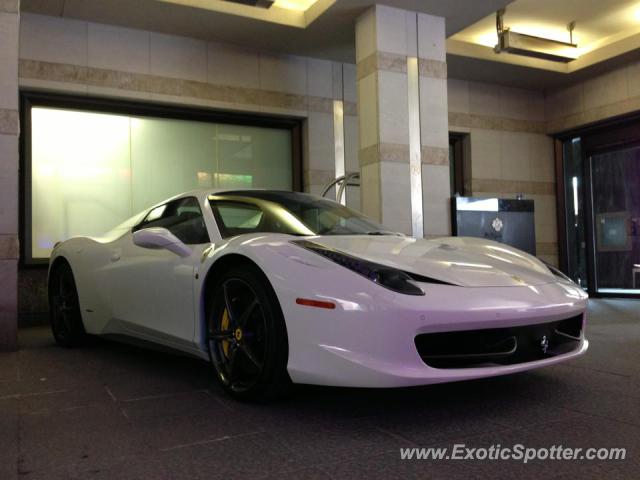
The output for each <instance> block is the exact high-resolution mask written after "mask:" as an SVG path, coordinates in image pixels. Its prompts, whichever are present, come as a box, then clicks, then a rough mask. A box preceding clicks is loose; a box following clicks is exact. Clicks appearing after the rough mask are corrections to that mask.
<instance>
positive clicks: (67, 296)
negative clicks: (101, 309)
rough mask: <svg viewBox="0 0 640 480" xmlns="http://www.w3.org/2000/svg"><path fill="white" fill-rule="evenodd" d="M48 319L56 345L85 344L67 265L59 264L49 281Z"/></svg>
mask: <svg viewBox="0 0 640 480" xmlns="http://www.w3.org/2000/svg"><path fill="white" fill-rule="evenodd" d="M49 319H50V321H51V332H52V333H53V337H54V338H55V340H56V342H57V343H58V345H60V346H62V347H78V346H81V345H84V344H85V343H86V339H87V334H86V332H85V330H84V325H83V323H82V314H81V313H80V302H79V301H78V291H77V289H76V282H75V280H74V278H73V272H72V271H71V267H70V266H69V264H68V263H60V264H58V265H57V266H56V267H55V269H54V270H53V271H52V272H51V278H50V279H49Z"/></svg>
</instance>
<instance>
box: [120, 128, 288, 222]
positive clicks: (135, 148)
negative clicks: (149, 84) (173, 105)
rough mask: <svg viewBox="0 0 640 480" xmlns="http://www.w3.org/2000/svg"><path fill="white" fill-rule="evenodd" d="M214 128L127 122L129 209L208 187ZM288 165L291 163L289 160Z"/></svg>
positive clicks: (213, 159)
mask: <svg viewBox="0 0 640 480" xmlns="http://www.w3.org/2000/svg"><path fill="white" fill-rule="evenodd" d="M215 136H216V125H215V124H211V123H204V122H191V121H185V120H171V119H158V118H132V119H131V162H132V172H133V185H132V188H133V208H134V210H135V211H140V210H143V209H145V208H147V207H150V206H151V205H153V204H155V203H158V202H161V201H162V200H164V199H165V198H168V197H172V196H173V195H178V194H180V193H183V192H186V191H189V190H194V189H196V188H200V187H212V186H213V180H212V174H213V172H214V171H215V169H216V164H217V162H216V144H215ZM289 161H291V159H289Z"/></svg>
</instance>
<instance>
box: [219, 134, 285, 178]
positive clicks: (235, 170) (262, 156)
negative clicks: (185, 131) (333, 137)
mask: <svg viewBox="0 0 640 480" xmlns="http://www.w3.org/2000/svg"><path fill="white" fill-rule="evenodd" d="M217 139H218V165H217V175H215V176H214V182H215V186H217V187H220V188H251V187H253V188H270V189H275V190H291V189H292V187H293V184H292V182H293V171H292V168H293V165H292V162H291V157H292V151H291V132H290V131H289V130H279V129H272V128H260V127H246V126H238V125H218V134H217Z"/></svg>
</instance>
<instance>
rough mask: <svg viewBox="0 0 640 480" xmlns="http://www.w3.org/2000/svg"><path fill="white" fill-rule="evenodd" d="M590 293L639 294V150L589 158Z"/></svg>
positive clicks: (596, 155)
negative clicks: (592, 268) (591, 241)
mask: <svg viewBox="0 0 640 480" xmlns="http://www.w3.org/2000/svg"><path fill="white" fill-rule="evenodd" d="M588 168H589V172H588V173H589V177H590V183H591V192H590V193H591V195H590V197H591V210H592V212H591V221H592V225H593V228H592V230H593V231H592V235H593V258H594V272H593V273H594V275H593V277H594V279H595V283H596V285H595V287H596V288H595V289H596V291H597V293H599V294H614V295H615V294H623V295H629V294H631V295H637V294H640V146H632V147H626V148H617V149H611V150H608V151H601V152H598V153H594V154H592V155H590V156H589V158H588Z"/></svg>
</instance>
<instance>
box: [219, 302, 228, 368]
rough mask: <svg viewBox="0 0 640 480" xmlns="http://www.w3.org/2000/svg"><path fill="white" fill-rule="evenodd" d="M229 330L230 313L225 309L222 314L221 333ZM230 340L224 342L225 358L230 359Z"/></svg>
mask: <svg viewBox="0 0 640 480" xmlns="http://www.w3.org/2000/svg"><path fill="white" fill-rule="evenodd" d="M228 329H229V312H228V311H227V309H226V308H225V309H224V312H222V320H221V321H220V331H221V332H224V331H226V330H228ZM229 345H230V342H229V340H223V341H222V351H223V352H224V356H225V357H227V358H229Z"/></svg>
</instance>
